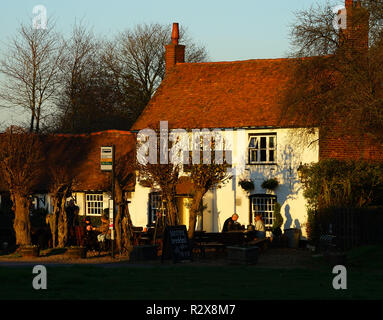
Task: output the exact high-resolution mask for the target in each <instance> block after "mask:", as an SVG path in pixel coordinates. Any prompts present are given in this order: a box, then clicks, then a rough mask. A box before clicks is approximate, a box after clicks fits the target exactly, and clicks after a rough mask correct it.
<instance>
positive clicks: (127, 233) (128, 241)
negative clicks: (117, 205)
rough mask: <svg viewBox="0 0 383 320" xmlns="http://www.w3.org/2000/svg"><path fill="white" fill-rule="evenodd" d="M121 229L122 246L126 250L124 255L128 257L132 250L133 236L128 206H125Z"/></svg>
mask: <svg viewBox="0 0 383 320" xmlns="http://www.w3.org/2000/svg"><path fill="white" fill-rule="evenodd" d="M122 229H123V232H124V237H123V241H124V246H125V248H126V250H127V252H126V253H127V255H129V256H130V253H131V252H132V250H133V238H134V235H133V223H132V220H131V218H130V212H129V207H128V206H125V210H124V218H123V219H122Z"/></svg>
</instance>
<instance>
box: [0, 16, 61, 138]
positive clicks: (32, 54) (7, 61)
mask: <svg viewBox="0 0 383 320" xmlns="http://www.w3.org/2000/svg"><path fill="white" fill-rule="evenodd" d="M3 56H4V58H3V59H2V60H1V61H0V72H1V73H2V74H3V75H4V81H3V82H2V83H1V89H0V98H1V99H2V100H3V101H4V105H3V106H5V107H8V108H14V107H19V108H23V109H25V110H27V111H28V112H30V117H31V118H30V119H31V120H30V126H29V131H30V132H33V131H35V132H39V130H40V127H41V122H42V120H43V119H44V117H45V116H46V115H47V114H48V112H49V109H51V108H53V107H54V104H53V98H54V95H55V93H56V88H57V82H58V74H59V66H60V64H61V58H62V50H61V40H60V37H59V36H58V35H57V34H56V33H55V32H54V23H53V22H52V21H48V26H47V29H34V28H33V26H32V25H21V26H20V28H19V30H18V32H17V34H16V36H15V37H14V38H13V39H12V40H11V41H10V42H9V44H8V46H6V49H5V52H4V54H3Z"/></svg>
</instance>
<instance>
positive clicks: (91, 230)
mask: <svg viewBox="0 0 383 320" xmlns="http://www.w3.org/2000/svg"><path fill="white" fill-rule="evenodd" d="M95 230H96V228H95V227H93V226H92V222H91V220H90V217H86V218H85V225H84V246H85V247H86V248H87V250H97V247H98V246H97V238H96V233H95Z"/></svg>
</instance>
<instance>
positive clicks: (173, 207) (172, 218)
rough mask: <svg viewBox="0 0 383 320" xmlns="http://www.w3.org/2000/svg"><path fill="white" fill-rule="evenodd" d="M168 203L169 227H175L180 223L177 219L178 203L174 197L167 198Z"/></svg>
mask: <svg viewBox="0 0 383 320" xmlns="http://www.w3.org/2000/svg"><path fill="white" fill-rule="evenodd" d="M166 203H167V209H168V225H170V226H175V225H176V224H177V223H178V219H177V204H176V203H177V202H176V201H175V198H174V196H173V195H168V196H166Z"/></svg>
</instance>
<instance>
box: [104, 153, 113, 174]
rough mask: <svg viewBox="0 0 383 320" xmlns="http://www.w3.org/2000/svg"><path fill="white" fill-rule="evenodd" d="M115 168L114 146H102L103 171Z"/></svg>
mask: <svg viewBox="0 0 383 320" xmlns="http://www.w3.org/2000/svg"><path fill="white" fill-rule="evenodd" d="M112 170H113V147H101V171H112Z"/></svg>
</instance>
